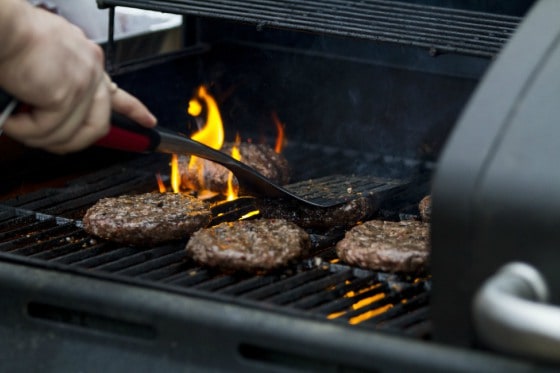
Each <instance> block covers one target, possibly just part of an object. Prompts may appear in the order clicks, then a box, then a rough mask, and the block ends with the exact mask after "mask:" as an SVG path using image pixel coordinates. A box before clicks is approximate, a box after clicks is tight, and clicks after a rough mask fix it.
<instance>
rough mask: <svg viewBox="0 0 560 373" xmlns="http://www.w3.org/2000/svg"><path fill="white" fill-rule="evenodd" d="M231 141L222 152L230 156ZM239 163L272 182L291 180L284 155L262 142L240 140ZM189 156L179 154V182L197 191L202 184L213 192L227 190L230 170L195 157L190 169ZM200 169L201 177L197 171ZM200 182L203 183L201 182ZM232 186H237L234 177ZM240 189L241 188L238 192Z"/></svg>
mask: <svg viewBox="0 0 560 373" xmlns="http://www.w3.org/2000/svg"><path fill="white" fill-rule="evenodd" d="M233 146H234V144H233V143H224V145H223V146H222V148H221V149H220V151H221V152H223V153H226V154H228V155H231V150H232V148H233ZM238 148H239V153H240V154H241V162H242V163H245V164H246V165H247V166H249V167H252V168H254V169H255V170H257V171H258V172H259V173H261V174H262V175H263V176H264V177H266V178H268V179H270V180H272V181H273V182H275V183H277V184H280V185H284V184H287V183H288V182H289V181H290V167H289V165H288V161H287V160H286V158H285V157H284V156H283V155H281V154H278V153H276V152H275V151H274V150H273V149H272V148H271V147H269V146H268V145H264V144H252V143H246V142H244V143H241V144H240V145H239V146H238ZM189 160H190V157H186V156H181V157H179V164H180V167H181V184H182V185H183V186H185V187H187V188H189V189H192V190H200V189H202V188H203V187H204V188H205V189H209V190H212V191H215V192H224V191H226V190H227V182H228V177H229V172H230V171H229V170H228V169H227V168H225V167H224V166H222V165H219V164H217V163H214V162H212V161H209V160H206V159H200V158H199V159H198V160H197V162H198V163H197V165H196V166H195V167H192V168H189V166H188V165H189ZM201 169H203V170H204V173H203V178H204V179H203V180H202V181H201V180H200V179H199V178H200V175H199V174H200V170H201ZM202 184H203V185H202ZM233 185H234V186H235V187H238V186H239V183H238V181H237V179H236V178H235V177H234V178H233ZM241 192H242V191H241Z"/></svg>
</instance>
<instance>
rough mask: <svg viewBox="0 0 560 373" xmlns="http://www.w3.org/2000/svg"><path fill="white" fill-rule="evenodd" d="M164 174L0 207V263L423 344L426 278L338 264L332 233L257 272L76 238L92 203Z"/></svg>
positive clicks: (120, 174)
mask: <svg viewBox="0 0 560 373" xmlns="http://www.w3.org/2000/svg"><path fill="white" fill-rule="evenodd" d="M140 164H142V167H137V166H138V165H140ZM167 167H168V164H167V160H166V159H164V158H161V157H148V158H141V159H139V160H136V161H133V162H130V164H128V166H127V167H123V166H120V165H117V166H115V167H112V168H109V169H104V170H102V172H98V173H93V174H91V175H87V176H85V177H80V178H78V179H76V180H75V181H73V182H71V183H69V184H68V185H67V186H65V187H63V188H56V189H42V190H40V191H38V192H34V193H30V194H26V195H24V196H21V197H18V198H16V199H13V200H10V201H4V202H2V203H0V258H1V260H5V261H11V262H18V263H24V264H26V265H33V266H39V267H43V268H48V269H54V270H59V271H64V272H67V273H73V274H76V275H79V276H93V277H96V278H100V279H105V280H109V281H117V282H124V283H129V284H133V285H138V286H143V287H150V288H154V289H159V290H162V291H168V292H173V293H179V294H184V295H186V296H195V297H202V298H206V299H214V300H217V301H222V302H229V303H235V304H240V305H244V306H247V307H256V308H260V309H264V310H267V311H271V312H281V313H283V314H288V315H292V316H294V317H304V318H312V319H316V320H324V321H326V322H333V323H341V324H345V325H348V326H352V327H358V328H365V329H374V330H381V331H387V332H394V333H398V334H400V335H409V336H412V337H415V338H423V339H429V338H430V337H431V322H430V319H429V316H428V312H429V298H430V285H431V281H430V279H429V278H412V277H410V278H409V277H405V276H399V275H395V274H388V273H383V272H376V271H370V270H364V269H359V268H353V267H350V266H348V265H345V264H344V263H342V262H340V261H339V260H338V258H337V256H336V253H335V251H334V244H335V243H336V242H337V241H338V240H339V239H340V238H341V237H342V234H343V231H340V230H336V229H335V230H332V231H328V232H312V243H313V246H314V251H313V253H314V254H313V256H311V257H308V258H305V259H303V260H301V261H299V262H297V263H294V264H292V265H289V266H287V267H285V268H282V269H281V270H278V271H275V272H271V273H268V274H264V275H250V274H224V273H221V272H219V271H217V270H212V269H207V268H203V267H201V266H199V265H198V264H197V263H195V262H194V261H193V260H192V259H190V258H189V257H188V256H187V255H186V252H185V251H184V246H185V244H186V241H184V242H174V243H170V244H167V245H162V246H157V247H150V248H134V247H127V246H122V245H118V244H115V243H111V242H106V241H103V240H100V239H97V238H94V237H92V236H90V235H88V234H87V233H86V232H85V231H83V229H82V228H81V220H80V219H81V216H83V213H84V212H85V210H86V209H87V208H88V207H89V206H91V205H92V204H93V203H95V202H96V201H97V200H98V199H99V198H101V197H105V196H110V195H119V194H124V193H129V192H132V191H134V192H144V191H153V190H155V189H156V181H155V177H154V172H162V173H163V172H166V170H167ZM127 170H128V171H127ZM131 170H132V171H131Z"/></svg>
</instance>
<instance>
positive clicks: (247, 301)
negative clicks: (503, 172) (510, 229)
mask: <svg viewBox="0 0 560 373" xmlns="http://www.w3.org/2000/svg"><path fill="white" fill-rule="evenodd" d="M532 3H533V2H532V1H526V2H524V1H518V2H508V4H500V5H496V4H494V3H493V2H485V1H480V2H461V1H413V2H406V3H405V2H398V1H378V0H370V1H337V0H329V1H307V2H304V3H302V2H296V1H282V2H277V1H268V0H246V1H213V2H204V1H182V0H176V1H165V0H164V1H120V0H99V1H98V4H99V6H100V7H108V8H109V9H110V14H111V17H114V16H115V14H114V8H113V7H115V6H133V7H137V8H142V9H148V10H156V11H165V12H172V13H178V14H182V15H183V16H184V24H183V42H184V45H183V46H182V47H181V48H180V49H179V50H177V51H174V52H171V53H166V54H160V55H156V56H144V57H143V58H141V59H138V60H131V61H119V60H117V59H115V54H114V53H113V49H112V48H114V45H113V42H114V41H113V40H111V38H110V40H109V42H108V44H107V54H106V55H107V60H108V61H107V62H108V67H109V69H110V72H111V75H112V77H113V80H114V81H116V82H117V83H118V84H119V86H120V87H123V88H125V89H126V90H128V91H130V92H133V93H134V94H135V95H136V96H138V97H139V98H140V99H141V100H142V101H143V102H145V103H146V105H147V106H148V107H150V108H151V110H152V111H153V112H154V113H155V114H156V116H157V117H158V118H159V123H160V126H164V127H166V128H168V129H171V130H174V131H178V132H184V133H189V132H192V131H193V130H194V129H193V128H192V127H191V125H192V123H191V122H190V121H189V118H188V117H187V115H186V114H185V109H186V107H187V103H188V99H189V98H190V96H191V93H192V92H194V91H195V90H196V88H197V87H198V86H199V85H200V84H205V85H207V86H208V87H209V89H210V90H211V91H212V93H213V94H214V95H215V97H216V99H217V101H218V102H219V104H220V105H219V106H220V111H221V113H222V116H223V119H224V124H225V129H226V140H230V139H231V140H232V139H233V136H234V135H235V134H236V133H239V134H241V137H242V138H243V139H250V140H251V141H254V142H265V143H271V142H273V140H272V139H273V138H274V127H273V125H271V122H272V121H271V113H274V114H275V115H276V114H277V115H278V117H279V118H281V119H282V121H283V122H284V123H285V124H286V125H285V128H286V133H287V138H288V143H287V146H286V148H285V149H284V152H283V153H284V155H285V156H286V158H287V159H288V161H289V163H290V164H291V165H293V166H294V167H293V174H292V182H291V184H289V185H288V186H286V188H287V189H290V190H293V191H297V192H298V194H300V193H301V194H304V195H305V196H306V197H308V198H311V199H322V200H325V199H336V198H338V196H339V195H340V193H343V194H344V192H345V191H347V190H349V188H351V189H352V190H359V191H360V192H362V193H363V194H365V195H367V196H368V198H369V201H370V202H371V204H372V206H373V207H374V208H372V210H371V211H370V214H369V216H367V219H383V220H393V221H396V220H403V219H420V217H419V211H418V202H419V201H420V199H421V198H422V197H424V196H426V195H428V194H432V193H433V195H434V221H433V224H432V257H433V260H432V264H431V268H430V270H429V272H428V273H426V274H422V275H414V276H413V275H404V274H393V273H387V272H381V271H374V270H369V269H364V268H358V267H353V266H349V265H348V264H346V263H344V262H342V261H340V260H339V259H338V257H337V255H336V252H335V249H334V246H335V244H336V243H337V242H338V241H339V240H340V239H341V238H342V237H343V235H344V233H345V230H346V228H344V227H331V228H309V229H307V230H308V232H309V233H310V235H311V241H312V253H311V254H310V255H308V256H306V257H305V258H302V259H301V260H299V261H296V262H294V263H292V264H289V265H287V266H285V267H283V268H281V269H278V270H275V271H272V272H270V273H266V274H257V275H256V274H247V273H236V274H231V273H223V272H221V271H219V270H215V269H209V268H206V267H203V266H200V265H198V264H197V263H196V262H194V261H193V260H192V259H191V258H190V257H189V256H188V255H187V254H186V252H185V250H184V247H185V245H186V242H187V241H188V237H185V239H184V240H182V241H180V242H171V243H169V244H165V245H155V246H150V247H129V246H126V245H121V244H117V243H114V242H107V241H104V240H102V239H98V238H95V237H93V236H90V235H88V234H87V233H85V231H84V230H83V229H82V222H81V219H82V217H83V215H84V213H85V211H86V210H87V209H88V208H89V207H90V206H92V205H93V204H94V203H95V202H96V201H98V200H99V199H101V198H103V197H109V196H118V195H122V194H129V193H143V192H150V191H155V190H157V188H158V186H157V181H156V175H161V176H162V177H163V181H164V182H166V183H167V182H169V178H168V176H167V175H168V173H169V156H168V155H162V154H125V153H122V152H119V151H115V150H109V149H100V148H96V149H88V150H86V151H83V152H80V153H77V154H72V155H67V156H52V155H48V154H44V153H42V152H40V151H32V150H29V149H24V150H23V151H22V152H24V155H23V156H21V157H20V159H17V160H15V161H14V160H10V161H9V163H10V164H11V166H10V168H9V170H11V171H12V173H11V175H10V177H8V176H6V177H5V180H3V187H2V191H3V193H4V192H5V194H4V196H2V197H0V293H1V294H2V295H3V296H2V297H0V306H1V307H2V308H3V309H5V310H6V311H5V316H4V321H3V322H2V323H0V337H1V339H2V340H4V341H16V343H15V344H14V346H12V345H10V346H5V344H3V350H5V351H6V356H8V355H9V357H10V359H8V360H9V363H8V365H7V369H8V370H10V369H12V370H16V369H17V370H22V369H31V368H32V369H41V370H83V371H99V370H101V369H105V370H107V369H109V370H115V371H122V370H123V369H134V370H136V371H154V370H162V371H176V370H196V371H199V370H216V371H231V370H235V371H237V370H239V371H376V372H379V371H431V372H434V371H442V372H443V371H445V372H449V371H485V370H493V371H527V370H531V369H545V368H548V367H549V366H548V365H546V364H545V363H543V360H541V359H535V358H534V357H533V356H531V355H529V354H528V353H524V352H519V351H518V350H515V349H514V351H513V352H512V351H511V350H510V349H508V348H502V346H500V344H499V343H498V344H496V343H491V341H492V335H493V334H494V333H493V332H492V331H494V330H498V331H497V332H496V334H499V333H500V330H499V329H494V326H493V325H490V324H484V322H485V320H483V321H481V324H482V325H490V326H489V327H488V330H489V332H488V333H486V334H487V335H491V336H490V337H488V336H483V335H484V333H480V332H479V330H476V331H475V330H474V329H476V328H477V326H476V325H478V323H479V321H480V320H479V319H476V320H474V321H472V320H471V317H472V315H471V313H470V309H471V304H472V299H473V298H474V297H475V293H476V291H477V290H478V289H479V288H480V287H481V286H482V285H483V283H485V280H486V279H487V278H488V277H489V276H490V275H491V274H493V273H494V272H495V271H496V270H497V268H498V267H499V266H500V265H501V264H504V263H505V262H508V261H510V260H513V259H519V258H522V259H526V258H529V259H528V261H529V262H531V263H536V262H538V261H539V260H540V257H539V254H535V256H534V257H530V256H527V257H522V256H519V257H518V256H516V255H512V254H509V253H508V254H506V252H508V251H507V249H502V248H501V247H502V246H501V242H500V241H499V237H498V238H496V236H491V238H489V239H488V240H487V241H485V240H483V239H482V238H481V237H484V235H483V234H482V233H479V231H478V229H479V228H478V226H477V225H469V224H470V221H469V217H470V216H471V215H469V213H470V211H471V210H469V208H470V206H471V205H470V201H461V203H459V204H458V203H456V198H457V195H459V196H464V198H465V199H468V198H470V197H469V196H471V194H469V193H471V191H470V190H469V189H468V188H469V187H470V186H471V181H472V180H477V178H476V177H475V176H472V175H471V174H469V172H466V174H465V178H464V179H463V177H457V176H456V171H450V170H461V169H462V168H461V167H463V166H464V163H465V162H466V161H464V160H465V154H469V155H470V153H474V154H472V159H474V160H478V159H479V157H481V158H482V157H484V156H487V157H488V158H489V157H491V156H489V155H486V153H485V150H486V149H482V150H481V147H482V145H480V146H479V143H480V142H479V141H477V140H476V139H477V138H478V137H480V136H481V134H484V133H485V132H484V131H485V129H481V128H480V127H481V126H482V125H483V123H486V121H487V122H488V127H489V128H494V124H493V122H492V119H493V118H498V117H499V116H498V115H495V116H483V117H482V118H483V120H481V119H480V118H476V116H474V117H475V118H476V120H475V119H471V123H469V115H468V114H469V109H470V112H471V116H472V115H473V114H472V112H475V113H476V112H477V110H476V103H477V101H476V97H477V94H479V95H480V94H481V93H480V91H477V90H482V92H484V87H485V86H488V85H491V83H492V82H493V83H494V85H495V86H499V84H496V81H498V82H504V81H509V80H508V79H506V78H503V77H502V78H501V79H498V78H493V77H494V75H495V74H496V72H495V71H503V70H505V71H509V69H508V68H503V66H504V65H505V64H504V63H503V61H502V62H501V60H500V58H506V57H507V58H509V60H513V59H515V57H512V55H513V56H516V54H515V53H514V52H512V51H515V50H516V49H515V48H514V47H515V46H516V43H515V42H514V43H513V44H511V45H513V46H509V48H510V49H509V52H508V49H507V48H508V45H510V44H507V43H510V39H512V38H513V39H515V37H518V40H519V38H520V37H519V36H518V33H520V34H521V35H524V33H523V31H524V30H523V29H522V27H520V26H519V25H520V24H522V25H523V22H524V20H525V17H527V15H526V14H527V11H528V9H529V7H530V6H531V5H532ZM548 6H549V7H552V8H555V7H557V6H555V5H550V4H548ZM541 9H545V8H544V7H543V8H541ZM532 14H533V17H536V19H537V21H533V23H532V24H533V25H539V24H544V23H546V22H545V21H549V20H550V18H551V17H552V14H554V12H552V11H550V10H549V11H546V10H541V13H539V12H537V11H536V12H534V13H532ZM534 14H536V15H534ZM539 14H540V16H541V17H543V18H542V19H543V21H540V22H539V21H538V17H537V16H538V15H539ZM547 14H548V16H546V15H547ZM529 18H530V17H529ZM533 27H535V28H536V29H537V30H539V28H538V26H533ZM520 29H521V31H518V30H520ZM110 30H111V27H110ZM526 30H527V26H526V28H525V31H524V32H525V33H526V32H527V31H526ZM547 35H548V34H547ZM533 36H534V34H533ZM521 39H523V38H521ZM550 40H554V38H553V36H549V37H543V38H542V39H539V42H538V43H535V44H536V45H538V46H541V45H542V50H541V49H538V51H541V52H542V51H543V50H548V51H549V52H548V54H546V53H544V52H543V53H542V55H549V54H552V53H551V52H550V50H552V48H551V47H550V46H548V47H546V45H547V44H546V43H547V42H548V41H550ZM517 43H518V44H517V45H518V46H519V45H527V44H526V43H527V37H525V40H522V42H519V41H518V42H517ZM523 43H525V44H523ZM504 46H506V47H505V52H503V51H502V50H503V49H504ZM546 48H548V49H546ZM521 50H523V48H521ZM503 53H505V54H506V57H503ZM508 53H509V54H508ZM521 54H522V55H524V54H523V53H521ZM525 54H527V56H526V58H520V57H519V55H518V56H517V57H519V65H520V66H523V65H524V64H525V65H530V66H533V65H531V63H533V62H534V65H536V66H544V65H545V64H544V63H542V64H541V65H539V63H538V61H537V60H538V58H537V56H540V55H541V54H539V53H537V51H535V53H533V54H530V56H529V54H528V53H525ZM500 62H501V63H500ZM496 65H497V66H501V67H502V68H500V69H498V68H494V71H493V70H492V67H493V66H496ZM512 71H513V70H512ZM525 71H532V72H533V73H532V74H533V75H531V74H528V76H535V75H534V74H536V73H535V71H538V69H536V68H535V69H533V70H531V69H529V68H527V69H525V70H523V72H525ZM519 74H520V73H518V75H519ZM518 75H515V74H514V76H518ZM521 75H523V74H521ZM523 76H524V75H523ZM527 79H528V81H530V80H529V79H531V78H527ZM550 79H552V78H550ZM510 80H511V79H510ZM519 85H520V87H521V88H519V89H520V90H521V91H523V84H521V83H519ZM528 86H529V83H526V85H525V86H524V87H525V88H526V89H525V91H530V90H529V89H527V87H528ZM516 87H517V86H516V85H515V84H513V83H512V87H510V88H511V89H510V90H507V93H510V92H511V94H512V95H513V94H514V93H515V92H516V90H515V89H516ZM496 89H497V88H496ZM496 89H495V90H494V92H493V93H494V95H493V96H492V97H502V96H503V97H507V96H508V94H506V93H504V94H502V93H499V92H497V91H496ZM497 90H498V91H499V90H500V89H497ZM473 97H474V98H473ZM471 100H474V101H471ZM519 100H520V99H518V101H517V103H519V102H520V101H519ZM480 101H481V102H493V101H492V99H489V98H488V97H486V100H482V99H480ZM498 101H499V100H498ZM511 102H516V101H515V100H514V99H512V100H511ZM479 105H480V103H479ZM499 106H500V105H497V107H499ZM521 106H522V105H521ZM482 107H483V108H484V109H485V110H483V112H484V113H487V112H490V111H491V110H492V109H496V108H495V107H493V106H492V108H491V109H489V108H487V107H485V106H482ZM515 107H517V106H515ZM486 109H487V110H488V111H486ZM496 110H497V109H496ZM512 116H513V114H511V115H510V117H512ZM496 121H498V119H496ZM473 123H474V124H473ZM504 123H505V120H504ZM473 126H474V127H476V128H477V129H478V132H477V133H476V134H474V133H473V132H472V131H468V129H469V128H472V127H473ZM495 128H496V136H495V137H492V136H489V137H488V144H493V145H494V146H496V148H495V149H496V150H495V151H496V154H500V152H499V149H500V148H499V147H498V146H497V144H499V143H500V141H501V139H502V136H503V135H504V133H505V132H507V130H506V129H502V130H501V131H500V130H498V128H500V127H499V126H498V125H495ZM457 132H459V133H462V136H464V138H467V139H469V141H467V143H466V144H465V143H463V142H462V141H461V140H458V136H459V135H458V134H457ZM493 134H494V133H493V132H492V135H493ZM503 138H506V139H507V137H506V136H504V137H503ZM457 143H459V144H460V145H457ZM449 144H451V145H449ZM453 144H455V145H454V146H452V145H453ZM484 144H486V143H484ZM484 144H483V145H484ZM488 148H489V149H493V148H491V146H490V145H488ZM488 153H492V150H488ZM442 157H443V161H442V160H441V159H442ZM29 159H32V160H34V163H32V164H30V165H29V166H28V168H27V169H25V168H22V167H21V165H23V164H29ZM469 159H471V157H469ZM506 159H507V157H506ZM1 161H2V159H0V162H1ZM473 162H474V161H473ZM481 162H482V161H481ZM505 164H506V165H507V162H505ZM473 169H476V170H479V169H484V166H480V168H478V165H477V166H473ZM467 170H468V167H467ZM473 172H474V171H473ZM14 175H15V177H14ZM30 175H33V176H32V177H31V176H30ZM340 175H342V177H340ZM450 175H452V176H450ZM471 176H472V177H471ZM448 179H449V180H452V182H451V181H449V180H448ZM459 180H460V183H459V184H461V185H460V187H459V186H457V184H458V181H459ZM318 186H323V187H324V186H328V188H329V190H331V191H332V194H325V193H323V192H322V191H324V189H321V188H320V187H318ZM461 188H463V189H461ZM473 189H476V188H475V187H474V186H473ZM462 190H465V193H459V192H460V191H462ZM473 193H474V192H473ZM473 195H474V194H473ZM255 198H259V197H255ZM473 200H476V198H475V197H473ZM253 202H254V198H253V197H251V198H242V199H239V200H238V201H234V202H232V203H228V204H225V205H220V206H219V207H215V208H214V211H213V213H214V215H215V216H214V220H213V222H212V224H217V223H218V222H220V221H221V220H223V219H226V218H228V219H229V218H231V217H232V216H233V217H234V218H237V216H239V215H242V214H244V213H245V212H247V209H251V208H252V206H253ZM444 205H445V206H444ZM490 205H491V207H492V206H493V205H492V204H491V203H490ZM438 206H439V207H438ZM443 206H444V207H443ZM472 210H473V211H478V210H477V209H476V207H472ZM496 210H497V211H498V212H499V213H502V212H503V211H508V210H507V209H505V208H503V206H499V205H496ZM224 212H225V214H223V213H224ZM498 212H497V213H496V215H498ZM477 216H478V215H477ZM480 216H482V217H483V218H484V219H481V220H483V221H485V219H486V218H487V217H486V216H485V215H484V214H483V213H481V214H480ZM463 219H464V220H465V221H468V223H464V222H463ZM453 223H455V225H454V224H453ZM463 223H464V224H463ZM505 225H506V226H507V224H505ZM465 227H466V228H465ZM463 228H464V229H463ZM502 228H503V227H502ZM481 229H482V230H481V232H488V231H489V230H491V229H490V228H488V227H484V228H481ZM503 229H504V230H507V229H506V228H503ZM473 232H474V233H473ZM450 233H455V234H450ZM459 238H460V239H459ZM477 239H478V241H479V242H480V243H481V244H484V245H487V246H484V245H482V246H481V247H484V248H485V250H486V251H487V253H488V254H486V253H481V251H480V250H481V249H479V248H470V247H467V246H468V244H469V243H470V242H477ZM491 244H494V245H495V246H496V247H499V248H496V247H490V245H491ZM509 244H511V242H509ZM453 248H457V249H456V250H455V251H454V250H452V249H453ZM471 252H472V253H474V254H473V255H474V256H471V255H470V253H471ZM492 254H495V257H494V258H493V259H487V258H485V261H484V263H482V264H479V263H476V260H477V259H484V257H485V256H488V255H492ZM462 262H464V263H462ZM465 263H468V265H469V268H468V269H466V268H465ZM475 264H476V265H475ZM549 267H550V266H549ZM549 267H546V266H545V267H544V268H548V269H549V270H550V271H552V268H549ZM471 268H474V269H471ZM471 272H472V273H471ZM510 275H511V274H510ZM521 282H522V281H521ZM490 289H492V288H491V287H490ZM521 292H523V291H521ZM528 292H529V293H530V291H528ZM523 294H525V293H523ZM481 308H482V309H483V311H482V312H484V306H482V307H481ZM483 329H484V328H483ZM29 356H32V358H29ZM544 361H546V362H547V363H549V361H548V360H547V359H545V360H544ZM550 367H551V368H553V367H554V366H550Z"/></svg>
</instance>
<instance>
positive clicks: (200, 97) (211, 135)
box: [187, 85, 225, 197]
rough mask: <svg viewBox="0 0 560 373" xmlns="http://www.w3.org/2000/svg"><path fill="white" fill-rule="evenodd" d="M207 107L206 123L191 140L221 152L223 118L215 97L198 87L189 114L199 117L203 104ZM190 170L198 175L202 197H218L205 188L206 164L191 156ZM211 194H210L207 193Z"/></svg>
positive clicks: (204, 88) (190, 104) (188, 110)
mask: <svg viewBox="0 0 560 373" xmlns="http://www.w3.org/2000/svg"><path fill="white" fill-rule="evenodd" d="M201 102H204V104H205V105H206V121H205V123H204V125H203V126H202V128H200V129H199V130H198V131H197V132H195V133H194V134H193V135H192V136H191V139H193V140H196V141H198V142H201V143H203V144H204V145H207V146H209V147H211V148H213V149H216V150H219V149H221V148H222V145H223V144H224V137H225V134H224V126H223V121H222V116H221V114H220V110H219V108H218V104H217V103H216V100H215V99H214V97H212V96H211V95H210V94H209V93H208V90H207V89H206V87H205V86H203V85H201V86H200V87H198V89H197V92H196V95H195V97H193V98H192V99H191V100H190V101H189V106H188V108H187V112H188V113H189V114H190V115H192V116H195V117H196V116H199V115H201V114H202V107H203V106H202V104H201ZM188 169H189V170H190V171H191V172H192V171H194V172H196V173H197V174H198V177H197V179H198V180H199V182H200V186H201V187H202V189H203V190H202V191H199V192H200V193H199V197H200V196H209V195H216V193H213V192H210V191H206V189H205V186H204V162H203V160H201V159H200V158H198V157H195V156H191V158H190V161H189V165H188ZM207 192H210V193H207Z"/></svg>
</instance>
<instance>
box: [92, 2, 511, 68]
mask: <svg viewBox="0 0 560 373" xmlns="http://www.w3.org/2000/svg"><path fill="white" fill-rule="evenodd" d="M97 3H98V5H99V6H100V7H111V6H128V7H136V8H143V9H149V10H157V11H163V12H170V13H178V14H185V15H192V16H202V17H209V18H218V19H224V20H228V21H236V22H242V23H247V24H254V25H256V28H257V31H261V30H262V29H264V28H265V27H273V28H283V29H290V30H297V31H306V32H314V33H321V34H328V35H335V36H343V37H352V38H358V39H366V40H373V41H380V42H391V43H397V44H405V45H411V46H417V47H423V48H428V49H429V50H430V53H432V54H434V55H435V54H439V53H459V54H466V55H474V56H479V57H493V56H495V55H496V54H497V53H498V52H499V51H500V49H501V48H502V46H503V44H504V43H505V42H506V40H508V38H509V37H510V36H511V35H512V33H513V31H514V30H515V29H516V27H517V25H518V23H519V22H520V19H521V18H520V17H516V16H510V15H501V14H493V13H485V12H475V11H467V10H459V9H449V8H444V7H434V6H427V5H420V4H409V3H404V2H389V1H376V0H373V1H367V2H366V1H340V0H329V1H323V0H312V1H305V2H301V1H297V0H288V1H282V2H277V1H275V0H243V1H235V2H232V1H226V0H222V1H211V2H209V1H203V0H196V1H185V0H159V1H136V0H135V1H131V0H98V1H97Z"/></svg>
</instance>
